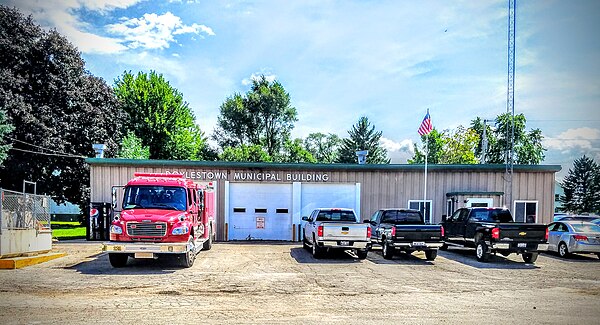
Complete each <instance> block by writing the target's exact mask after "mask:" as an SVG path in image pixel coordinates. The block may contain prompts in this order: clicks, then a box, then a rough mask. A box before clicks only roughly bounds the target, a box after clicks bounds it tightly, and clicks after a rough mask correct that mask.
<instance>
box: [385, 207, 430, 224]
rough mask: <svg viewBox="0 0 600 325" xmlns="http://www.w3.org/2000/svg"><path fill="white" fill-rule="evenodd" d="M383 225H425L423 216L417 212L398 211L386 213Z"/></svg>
mask: <svg viewBox="0 0 600 325" xmlns="http://www.w3.org/2000/svg"><path fill="white" fill-rule="evenodd" d="M381 222H382V223H393V224H395V225H411V224H421V223H423V218H422V217H421V214H420V213H418V212H415V211H398V210H390V211H385V212H384V214H383V218H382V220H381Z"/></svg>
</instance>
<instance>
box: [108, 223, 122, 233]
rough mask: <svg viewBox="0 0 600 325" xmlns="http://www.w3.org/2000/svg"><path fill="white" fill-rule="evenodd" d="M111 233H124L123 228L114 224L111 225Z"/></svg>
mask: <svg viewBox="0 0 600 325" xmlns="http://www.w3.org/2000/svg"><path fill="white" fill-rule="evenodd" d="M110 233H111V234H116V235H121V234H123V228H121V227H119V226H115V225H112V226H110Z"/></svg>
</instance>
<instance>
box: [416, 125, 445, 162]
mask: <svg viewBox="0 0 600 325" xmlns="http://www.w3.org/2000/svg"><path fill="white" fill-rule="evenodd" d="M445 140H446V139H445V138H444V135H443V133H440V132H439V131H438V130H437V129H436V128H435V127H434V128H433V130H431V132H430V133H429V134H428V135H422V136H421V143H422V144H423V146H422V148H423V151H421V150H419V147H418V146H417V144H416V143H415V144H413V145H414V149H415V154H414V156H413V157H412V159H408V163H409V164H424V163H425V142H426V141H427V163H428V164H440V163H441V161H442V157H443V155H444V146H445V145H446V141H445Z"/></svg>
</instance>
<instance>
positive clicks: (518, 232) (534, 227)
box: [497, 223, 546, 242]
mask: <svg viewBox="0 0 600 325" xmlns="http://www.w3.org/2000/svg"><path fill="white" fill-rule="evenodd" d="M497 227H498V228H500V240H503V239H504V238H510V239H512V240H515V241H517V240H518V241H520V242H545V240H544V238H545V236H546V226H545V225H542V224H535V223H501V224H498V226H497Z"/></svg>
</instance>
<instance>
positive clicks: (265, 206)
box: [228, 183, 292, 240]
mask: <svg viewBox="0 0 600 325" xmlns="http://www.w3.org/2000/svg"><path fill="white" fill-rule="evenodd" d="M228 209H229V239H230V240H257V239H260V240H292V184H260V183H231V184H230V186H229V207H228Z"/></svg>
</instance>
